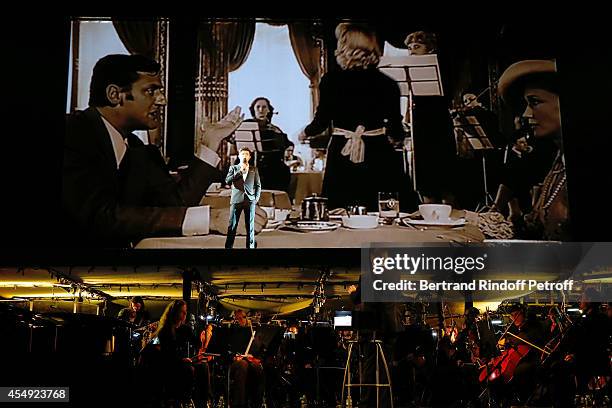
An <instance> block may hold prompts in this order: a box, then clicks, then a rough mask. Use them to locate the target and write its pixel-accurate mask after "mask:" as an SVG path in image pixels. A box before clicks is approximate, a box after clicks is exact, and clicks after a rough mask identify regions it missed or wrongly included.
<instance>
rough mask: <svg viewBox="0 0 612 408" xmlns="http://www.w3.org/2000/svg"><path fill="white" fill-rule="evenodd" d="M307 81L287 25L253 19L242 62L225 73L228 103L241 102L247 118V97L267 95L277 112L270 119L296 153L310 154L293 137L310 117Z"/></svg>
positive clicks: (237, 103)
mask: <svg viewBox="0 0 612 408" xmlns="http://www.w3.org/2000/svg"><path fill="white" fill-rule="evenodd" d="M309 84H310V81H309V80H308V78H306V76H305V75H304V74H303V73H302V71H301V69H300V67H299V65H298V62H297V60H296V57H295V54H294V52H293V49H292V47H291V41H290V40H289V28H288V26H286V25H283V26H271V25H269V24H266V23H257V25H256V28H255V39H254V41H253V46H252V48H251V52H250V54H249V56H248V58H247V60H246V62H245V63H244V65H242V66H241V67H240V68H239V69H238V70H236V71H234V72H230V74H229V87H228V91H229V92H228V102H229V104H228V106H229V108H230V109H232V108H233V107H234V106H236V105H239V106H241V107H242V109H243V112H244V113H245V114H246V117H247V118H249V117H250V113H249V110H248V109H249V105H250V104H251V101H253V99H255V98H256V97H258V96H264V97H267V98H268V99H270V102H272V105H273V106H274V108H275V111H276V112H278V114H277V115H274V116H273V118H272V123H274V124H275V125H276V126H278V127H280V128H281V129H282V130H283V132H285V133H287V135H288V136H289V140H291V141H292V142H294V143H295V145H296V153H298V154H300V155H301V156H302V157H303V158H306V157H310V149H309V148H308V147H307V146H304V145H300V144H299V143H298V141H297V136H298V133H299V132H300V130H302V128H303V127H304V126H306V125H307V124H308V123H310V120H311V113H310V104H311V93H310V88H309Z"/></svg>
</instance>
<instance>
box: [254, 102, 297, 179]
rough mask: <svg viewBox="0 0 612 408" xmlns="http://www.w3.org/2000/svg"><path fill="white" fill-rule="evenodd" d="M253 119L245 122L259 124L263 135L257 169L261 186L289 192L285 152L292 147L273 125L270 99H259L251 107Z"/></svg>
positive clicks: (281, 132) (288, 172) (284, 134)
mask: <svg viewBox="0 0 612 408" xmlns="http://www.w3.org/2000/svg"><path fill="white" fill-rule="evenodd" d="M249 111H250V112H251V116H252V118H251V119H247V120H245V122H257V124H258V125H259V131H260V134H261V141H262V150H263V152H258V153H257V167H258V168H259V176H260V177H261V185H262V187H263V188H265V189H267V190H281V191H288V190H289V181H290V179H291V174H290V171H289V168H288V167H287V166H286V165H285V160H284V156H285V150H286V149H287V148H288V147H289V146H291V145H292V143H291V142H290V141H289V138H288V137H287V134H286V133H284V132H283V131H282V130H281V129H280V128H279V127H278V126H276V125H273V124H272V115H273V114H274V113H275V112H274V107H273V106H272V104H271V103H270V100H269V99H268V98H264V97H263V96H260V97H257V98H255V99H254V100H253V102H251V105H250V106H249Z"/></svg>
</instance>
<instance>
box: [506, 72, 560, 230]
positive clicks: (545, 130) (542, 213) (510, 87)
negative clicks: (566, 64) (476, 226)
mask: <svg viewBox="0 0 612 408" xmlns="http://www.w3.org/2000/svg"><path fill="white" fill-rule="evenodd" d="M558 82H559V79H558V76H557V73H556V66H555V63H554V62H553V61H549V60H526V61H520V62H517V63H515V64H512V65H511V66H509V67H508V68H507V69H506V71H504V73H503V74H502V76H501V77H500V79H499V84H498V88H499V89H498V90H499V94H500V95H502V97H503V98H504V100H505V101H506V102H508V103H509V104H510V105H511V106H514V107H516V106H517V105H518V102H519V101H523V104H522V106H525V104H526V108H525V110H524V112H523V114H522V117H523V118H524V119H525V120H527V122H528V124H529V126H530V128H531V129H532V132H533V135H534V137H535V138H536V140H537V139H550V140H552V141H554V143H555V146H556V148H557V152H556V157H555V159H554V161H553V163H552V167H551V168H550V170H549V171H548V174H547V175H546V177H544V180H542V181H541V185H540V186H539V188H538V191H537V193H536V194H535V196H534V200H533V201H534V205H533V208H532V210H531V212H530V213H529V214H527V215H526V216H525V217H524V220H521V222H518V223H515V226H516V227H517V235H518V236H519V237H522V238H529V239H544V240H559V241H565V240H569V238H570V231H569V213H568V198H567V183H566V173H565V158H564V155H563V141H562V138H561V119H560V115H559V83H558ZM523 221H524V222H523ZM517 224H518V225H517Z"/></svg>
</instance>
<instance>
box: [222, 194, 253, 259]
mask: <svg viewBox="0 0 612 408" xmlns="http://www.w3.org/2000/svg"><path fill="white" fill-rule="evenodd" d="M256 205H257V203H255V202H251V201H243V202H241V203H236V204H231V205H230V218H229V226H228V227H227V239H226V240H225V247H226V248H233V246H234V239H235V238H236V229H237V228H238V221H240V213H241V212H242V211H244V225H245V227H246V247H247V248H256V246H257V245H256V243H255V206H256Z"/></svg>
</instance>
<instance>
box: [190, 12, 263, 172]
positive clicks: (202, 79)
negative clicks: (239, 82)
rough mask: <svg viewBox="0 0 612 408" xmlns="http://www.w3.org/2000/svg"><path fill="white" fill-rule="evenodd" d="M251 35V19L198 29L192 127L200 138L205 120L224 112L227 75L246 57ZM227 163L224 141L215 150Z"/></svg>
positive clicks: (242, 62)
mask: <svg viewBox="0 0 612 408" xmlns="http://www.w3.org/2000/svg"><path fill="white" fill-rule="evenodd" d="M254 39H255V20H254V19H248V20H241V21H214V22H206V23H203V24H201V26H200V29H199V30H198V44H199V45H198V47H199V54H200V67H199V71H198V76H197V79H196V129H197V131H198V137H197V138H196V140H199V139H200V137H199V136H200V135H201V133H200V132H201V127H202V125H203V123H204V121H205V120H208V121H211V122H213V123H214V122H216V121H218V120H219V119H221V118H222V117H223V116H225V115H226V114H227V111H228V106H227V99H228V98H227V93H228V75H229V73H230V72H231V71H235V70H237V69H238V68H240V66H242V64H244V63H245V61H246V60H247V58H248V56H249V53H250V52H251V47H252V45H253V40H254ZM218 153H219V155H220V156H221V160H222V161H223V165H225V164H227V163H226V160H229V159H228V150H227V145H226V144H225V143H224V144H222V146H221V151H219V152H218Z"/></svg>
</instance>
